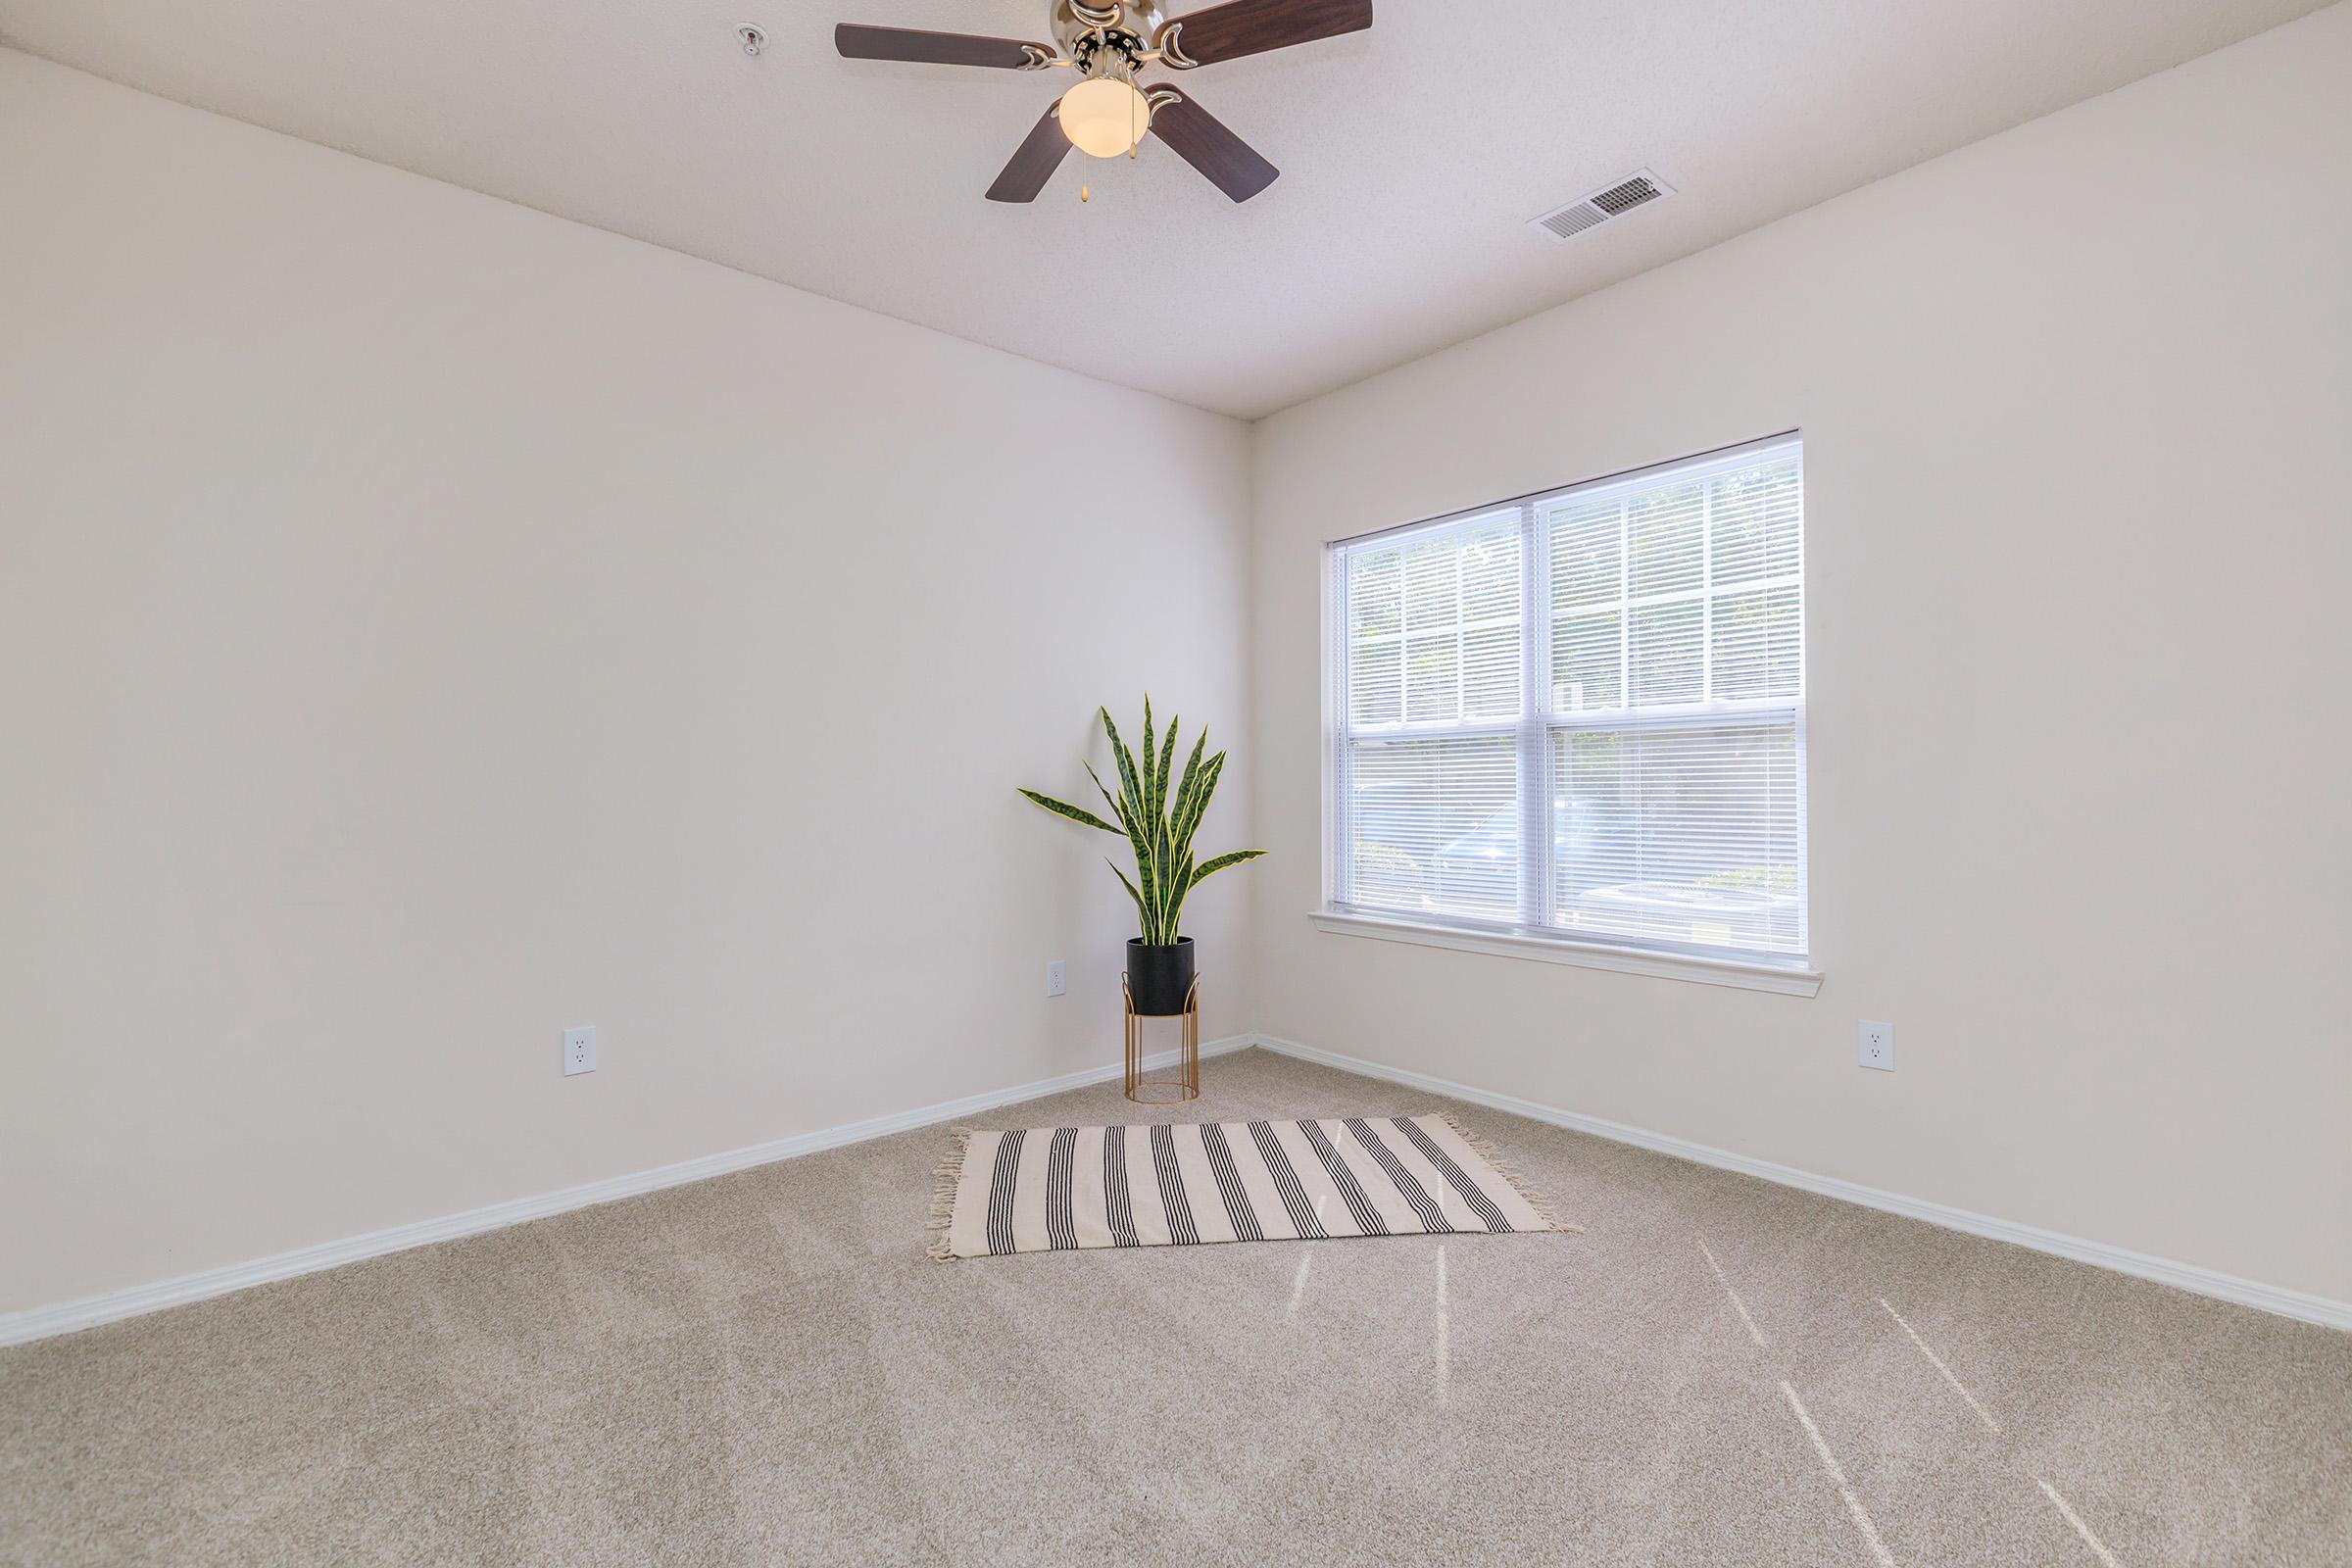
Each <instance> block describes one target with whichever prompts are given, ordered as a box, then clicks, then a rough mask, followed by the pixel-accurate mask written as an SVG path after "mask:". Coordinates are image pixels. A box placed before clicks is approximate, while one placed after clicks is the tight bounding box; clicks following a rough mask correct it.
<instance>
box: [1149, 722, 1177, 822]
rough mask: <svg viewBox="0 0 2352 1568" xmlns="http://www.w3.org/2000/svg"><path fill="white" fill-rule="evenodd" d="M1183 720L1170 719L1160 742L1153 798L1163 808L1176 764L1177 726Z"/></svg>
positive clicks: (1165, 805) (1154, 776) (1154, 774)
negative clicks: (1170, 774) (1169, 780)
mask: <svg viewBox="0 0 2352 1568" xmlns="http://www.w3.org/2000/svg"><path fill="white" fill-rule="evenodd" d="M1183 722H1184V720H1183V719H1182V718H1181V717H1179V718H1171V719H1169V720H1168V730H1167V734H1166V736H1165V737H1164V738H1163V739H1162V740H1161V742H1160V747H1159V764H1158V766H1157V767H1155V768H1154V769H1153V770H1152V772H1153V778H1154V782H1153V784H1152V800H1153V802H1154V803H1156V804H1157V805H1158V806H1159V807H1160V808H1161V809H1163V810H1164V809H1166V808H1167V804H1168V773H1169V771H1170V769H1172V768H1174V767H1175V765H1176V726H1177V725H1178V724H1181V723H1183Z"/></svg>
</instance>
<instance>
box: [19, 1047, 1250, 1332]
mask: <svg viewBox="0 0 2352 1568" xmlns="http://www.w3.org/2000/svg"><path fill="white" fill-rule="evenodd" d="M1253 1043H1254V1042H1253V1041H1252V1040H1251V1038H1250V1036H1248V1035H1233V1036H1229V1037H1227V1038H1225V1039H1223V1040H1212V1041H1210V1042H1209V1043H1207V1044H1206V1045H1203V1046H1202V1047H1201V1055H1203V1056H1221V1055H1224V1054H1227V1053H1229V1052H1235V1051H1240V1050H1243V1049H1245V1048H1246V1047H1248V1046H1250V1045H1251V1044H1253ZM1175 1060H1176V1053H1175V1052H1173V1051H1165V1052H1161V1053H1159V1054H1156V1055H1152V1056H1148V1057H1146V1058H1145V1062H1144V1064H1145V1066H1146V1067H1147V1068H1150V1069H1154V1070H1156V1069H1158V1068H1161V1067H1167V1066H1172V1065H1174V1063H1175ZM1124 1070H1125V1069H1124V1068H1123V1067H1121V1066H1120V1064H1119V1063H1117V1062H1112V1063H1110V1064H1108V1065H1107V1066H1102V1067H1088V1068H1086V1069H1084V1070H1083V1071H1080V1072H1068V1073H1063V1074H1062V1075H1061V1076H1059V1077H1057V1078H1041V1079H1039V1080H1038V1081H1037V1082H1035V1083H1027V1084H1015V1085H1013V1086H1012V1087H1011V1088H1008V1089H992V1090H989V1091H987V1092H985V1093H983V1094H977V1095H968V1096H966V1097H965V1098H963V1099H961V1100H951V1101H948V1102H946V1103H942V1104H937V1105H924V1106H921V1107H920V1108H918V1109H914V1110H903V1111H899V1112H896V1113H894V1114H892V1115H888V1116H876V1117H873V1118H871V1119H870V1120H867V1121H858V1122H850V1123H847V1124H845V1125H843V1126H839V1127H825V1128H820V1129H818V1130H817V1131H815V1132H809V1133H796V1134H794V1135H793V1136H792V1137H790V1138H778V1139H776V1140H774V1141H773V1142H770V1143H764V1144H754V1145H753V1146H752V1147H750V1148H749V1149H737V1150H731V1151H729V1152H726V1153H723V1154H705V1155H704V1156H702V1157H701V1158H699V1159H688V1160H681V1161H679V1162H678V1163H677V1164H674V1165H662V1166H660V1167H657V1168H656V1169H653V1170H643V1171H637V1172H635V1173H634V1174H631V1175H627V1176H613V1177H609V1178H607V1179H606V1180H604V1181H600V1182H589V1183H587V1184H585V1185H583V1186H579V1187H566V1188H564V1190H562V1191H561V1192H554V1193H540V1194H537V1195H535V1196H533V1197H530V1198H516V1199H512V1200H509V1201H506V1202H503V1203H492V1204H490V1205H489V1206H487V1207H485V1208H474V1209H467V1210H466V1212H464V1213H462V1214H444V1215H442V1216H441V1217H440V1218H438V1219H426V1220H418V1221H417V1222H415V1223H414V1224H409V1225H395V1226H393V1227H392V1228H390V1229H389V1230H380V1231H370V1232H369V1233H368V1234H367V1235H365V1236H352V1237H347V1238H345V1239H344V1240H342V1241H335V1242H322V1243H320V1244H319V1245H318V1246H316V1247H301V1248H296V1249H295V1250H293V1251H290V1252H279V1253H276V1254H275V1255H273V1256H270V1257H263V1258H256V1259H255V1260H254V1261H252V1262H250V1263H231V1264H227V1265H225V1266H223V1267H221V1268H209V1269H203V1270H200V1271H199V1272H197V1273H194V1274H182V1275H180V1276H179V1277H178V1278H176V1279H169V1280H158V1281H157V1282H156V1283H154V1284H153V1285H137V1286H132V1287H131V1288H129V1289H127V1290H121V1291H108V1292H105V1293H103V1294H101V1295H98V1296H88V1297H83V1298H82V1299H79V1300H75V1301H61V1302H59V1303H58V1304H56V1305H54V1306H35V1307H28V1308H26V1309H25V1310H23V1311H19V1312H9V1313H5V1314H0V1345H23V1344H25V1342H27V1341H30V1340H43V1339H47V1338H49V1337H50V1336H52V1335H56V1334H71V1333H73V1332H74V1331H75V1330H77V1329H87V1328H96V1327H97V1326H98V1325H99V1324H101V1323H113V1322H116V1321H118V1320H120V1319H122V1318H126V1317H136V1316H138V1315H139V1314H141V1313H144V1312H160V1311H162V1310H163V1309H164V1308H166V1307H170V1306H179V1305H181V1304H183V1303H185V1302H188V1301H201V1300H204V1299H208V1298H210V1297H215V1296H226V1295H228V1294H229V1293H230V1292H231V1291H241V1290H244V1289H246V1288H247V1287H248V1286H254V1285H267V1284H269V1283H270V1281H272V1280H282V1279H291V1278H292V1277H294V1276H295V1275H297V1274H315V1273H317V1272H319V1270H320V1269H329V1268H339V1267H341V1266H342V1265H343V1264H345V1263H356V1262H359V1261H360V1260H361V1259H363V1258H369V1257H381V1256H383V1255H384V1254H385V1253H387V1252H403V1251H407V1250H409V1249H410V1248H412V1247H425V1246H429V1245H430V1244H432V1243H434V1242H447V1241H454V1240H456V1239H457V1238H459V1237H461V1236H476V1235H479V1234H480V1233H482V1232H483V1231H492V1230H499V1229H501V1228H503V1227H505V1226H508V1225H520V1224H522V1223H524V1222H525V1221H527V1220H534V1219H545V1218H547V1217H548V1216H549V1215H551V1214H563V1213H568V1212H569V1211H570V1210H572V1209H575V1208H587V1207H590V1206H592V1205H594V1204H597V1203H610V1202H613V1201H616V1200H619V1199H623V1198H635V1197H637V1196H639V1195H640V1194H644V1193H651V1192H659V1191H660V1190H661V1189H662V1188H664V1187H683V1186H686V1185H687V1184H689V1183H692V1182H701V1181H709V1180H710V1179H711V1177H713V1176H725V1175H728V1174H730V1173H731V1172H734V1171H739V1170H749V1169H751V1168H752V1167H753V1166H755V1165H767V1164H772V1163H774V1162H775V1161H777V1160H780V1159H793V1158H797V1157H798V1156H800V1155H802V1154H813V1153H816V1152H819V1151H821V1150H827V1149H839V1148H841V1147H842V1146H843V1145H845V1144H862V1143H865V1142H867V1141H868V1140H871V1139H875V1138H887V1137H889V1136H891V1135H892V1134H894V1133H903V1132H908V1131H911V1130H912V1129H914V1128H917V1127H929V1126H933V1125H935V1124H937V1123H940V1122H950V1121H955V1120H957V1119H958V1118H960V1117H964V1116H969V1115H973V1114H976V1113H977V1112H980V1111H983V1110H994V1109H995V1108H996V1107H998V1106H999V1105H1009V1104H1013V1103H1016V1102H1019V1101H1024V1100H1039V1099H1042V1098H1044V1097H1045V1096H1047V1095H1057V1094H1060V1093H1062V1092H1063V1091H1064V1090H1069V1089H1084V1088H1086V1087H1087V1086H1089V1085H1091V1084H1099V1083H1106V1082H1108V1081H1109V1080H1111V1079H1113V1078H1116V1077H1118V1076H1119V1074H1120V1073H1121V1072H1122V1071H1124ZM919 1220H920V1216H919V1215H913V1216H911V1217H910V1218H909V1219H908V1221H907V1224H908V1226H909V1229H908V1231H907V1235H908V1236H909V1237H910V1238H912V1239H911V1240H910V1241H909V1242H908V1243H907V1245H908V1246H910V1247H918V1246H920V1245H922V1242H921V1238H922V1230H921V1227H920V1225H919V1223H918V1222H919Z"/></svg>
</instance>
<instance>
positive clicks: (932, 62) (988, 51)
mask: <svg viewBox="0 0 2352 1568" xmlns="http://www.w3.org/2000/svg"><path fill="white" fill-rule="evenodd" d="M833 47H834V48H836V49H838V50H840V51H841V54H842V58H843V59H845V60H910V61H913V62H914V63H915V64H916V65H922V66H992V67H994V68H996V69H997V70H999V71H1019V70H1021V69H1022V68H1023V67H1025V66H1030V65H1034V64H1036V63H1037V62H1038V61H1039V60H1040V59H1041V58H1042V59H1045V60H1051V59H1053V58H1054V51H1053V50H1051V49H1049V48H1047V47H1046V46H1045V45H1044V44H1042V43H1023V42H1021V41H1020V40H1019V39H1017V38H982V37H978V36H975V35H974V34H972V33H968V32H923V31H921V30H919V29H917V28H914V27H867V26H860V25H858V24H857V23H855V22H845V23H843V24H841V25H839V26H837V27H835V28H834V29H833ZM1031 51H1035V52H1034V53H1032V52H1031Z"/></svg>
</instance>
